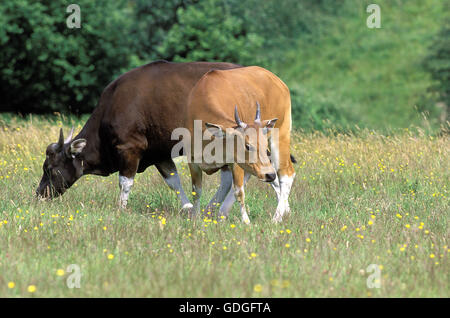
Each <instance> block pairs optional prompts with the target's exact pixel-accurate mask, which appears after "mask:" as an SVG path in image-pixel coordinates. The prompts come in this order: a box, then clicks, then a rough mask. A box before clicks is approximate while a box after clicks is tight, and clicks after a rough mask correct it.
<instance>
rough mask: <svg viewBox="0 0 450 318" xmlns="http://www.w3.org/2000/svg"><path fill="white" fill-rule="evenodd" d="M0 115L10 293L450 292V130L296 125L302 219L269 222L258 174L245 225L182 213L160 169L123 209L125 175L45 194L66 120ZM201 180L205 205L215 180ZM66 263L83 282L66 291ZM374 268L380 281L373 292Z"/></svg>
mask: <svg viewBox="0 0 450 318" xmlns="http://www.w3.org/2000/svg"><path fill="white" fill-rule="evenodd" d="M0 123H1V124H0V190H1V195H2V199H1V201H0V222H1V223H0V297H85V296H87V297H94V296H96V297H122V296H127V297H266V296H267V297H436V296H440V297H449V296H450V293H449V283H448V282H449V268H450V267H449V248H450V245H449V242H448V239H449V232H448V220H449V174H450V173H449V171H450V169H449V162H450V160H449V152H450V144H449V140H448V135H447V137H445V136H442V137H437V136H428V135H425V134H423V133H421V132H420V131H410V130H406V129H405V130H402V131H398V132H396V134H393V135H390V136H383V135H380V134H378V133H375V132H370V131H360V132H357V133H356V134H355V135H350V136H344V135H337V136H325V135H322V134H309V135H305V134H300V133H296V134H294V135H295V136H294V142H293V145H292V150H293V154H294V155H295V156H296V158H297V160H298V163H297V164H296V165H295V169H296V172H297V176H296V180H295V182H294V186H293V189H292V193H291V196H290V202H291V209H292V214H291V215H290V216H289V217H288V218H286V219H285V221H284V222H283V223H281V224H277V225H275V224H272V223H271V216H272V215H273V213H274V211H275V208H276V197H275V193H274V192H273V190H272V189H271V187H270V186H269V185H267V184H263V183H261V182H259V181H257V180H256V179H255V178H252V179H251V180H250V182H249V184H248V186H247V187H246V201H247V204H248V207H249V209H250V213H249V215H250V219H251V221H252V224H251V225H250V226H246V225H244V224H241V222H240V217H239V212H238V207H237V205H236V206H235V207H234V208H233V210H232V212H231V217H230V218H229V219H228V220H225V221H219V222H217V221H216V220H214V219H213V220H211V219H202V218H199V219H195V220H189V219H187V217H186V216H184V215H180V214H179V213H178V211H179V208H180V206H179V203H178V202H177V200H176V197H175V194H174V193H172V192H171V191H170V190H169V189H168V187H167V186H166V185H165V184H164V182H163V180H162V178H161V177H160V176H159V175H158V173H157V171H156V169H155V168H149V169H148V170H147V171H146V172H145V173H143V174H140V175H138V176H137V178H136V182H135V185H134V188H133V190H132V193H131V196H130V199H129V209H128V210H127V211H124V212H122V211H119V210H118V209H117V201H118V190H119V189H118V180H117V179H118V178H117V174H114V175H112V176H110V177H106V178H105V177H97V176H84V177H83V178H81V179H80V180H79V181H78V182H77V183H76V184H75V185H74V186H73V187H72V188H71V189H70V190H68V191H67V193H66V194H65V195H64V196H63V197H61V198H58V199H55V200H53V201H51V202H41V201H37V200H36V199H35V198H34V190H35V188H36V186H37V183H38V182H39V179H40V177H41V175H42V168H41V167H42V163H43V160H44V151H45V148H46V146H47V145H48V144H49V143H50V142H55V141H56V140H57V137H58V131H59V127H58V126H60V125H61V123H58V122H56V123H51V122H48V121H45V120H43V119H39V118H33V120H31V119H27V120H16V119H15V118H9V119H8V121H7V123H6V121H1V122H0ZM64 128H65V129H66V132H67V130H68V129H69V125H68V124H65V125H64ZM80 128H81V126H78V130H79V129H80ZM178 167H179V171H180V172H181V173H182V174H183V186H184V188H185V189H186V190H188V189H190V180H189V178H188V175H187V166H186V165H185V164H183V163H182V162H180V163H179V165H178ZM205 179H206V185H205V186H206V189H204V195H203V206H205V204H206V203H207V201H208V200H209V199H210V198H211V197H212V195H213V192H214V191H215V189H216V188H217V185H218V175H214V176H210V177H206V178H205ZM188 192H190V191H188ZM70 264H77V265H78V266H80V268H81V273H82V276H81V281H80V288H73V289H70V288H68V287H67V285H66V280H67V279H68V278H69V276H70V275H71V274H70V273H67V272H66V268H67V267H68V265H70ZM370 264H376V267H377V268H379V269H380V278H379V281H380V284H381V287H380V288H372V289H371V288H368V287H367V284H366V282H367V279H368V278H369V276H370V275H372V274H374V273H375V272H371V273H369V272H368V270H367V268H368V266H369V265H370ZM369 271H370V270H369Z"/></svg>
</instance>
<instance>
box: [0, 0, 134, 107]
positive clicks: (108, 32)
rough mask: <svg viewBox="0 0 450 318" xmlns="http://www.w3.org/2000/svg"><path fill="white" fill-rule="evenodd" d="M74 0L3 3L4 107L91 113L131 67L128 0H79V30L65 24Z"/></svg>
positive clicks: (0, 81)
mask: <svg viewBox="0 0 450 318" xmlns="http://www.w3.org/2000/svg"><path fill="white" fill-rule="evenodd" d="M69 3H70V2H69ZM69 3H68V2H67V1H61V0H58V1H42V2H37V1H34V0H18V1H3V2H1V3H0V23H1V25H2V28H1V29H0V51H1V52H2V54H1V55H0V95H1V96H2V101H1V103H2V105H1V106H2V110H3V111H5V110H6V111H15V112H51V111H72V112H87V111H90V110H91V109H92V108H94V106H95V104H96V103H97V100H98V98H99V96H100V93H101V91H102V89H103V88H104V87H105V86H106V85H107V84H108V82H110V81H111V79H113V78H114V77H115V76H116V75H117V74H118V73H120V71H121V70H122V69H123V68H127V67H128V65H129V59H130V50H131V49H130V46H131V45H129V44H130V40H129V31H130V27H131V24H130V22H129V21H131V20H132V19H131V11H130V10H129V9H127V6H126V5H125V4H126V1H107V0H101V1H95V3H94V2H92V1H89V0H79V1H77V4H78V5H79V6H80V8H81V28H80V29H76V28H75V29H69V28H68V27H67V26H66V19H67V17H68V16H69V13H66V7H67V6H68V4H69Z"/></svg>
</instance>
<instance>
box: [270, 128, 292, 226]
mask: <svg viewBox="0 0 450 318" xmlns="http://www.w3.org/2000/svg"><path fill="white" fill-rule="evenodd" d="M269 143H270V148H271V153H272V158H271V159H272V164H273V165H274V167H275V169H276V170H277V176H278V178H277V179H278V180H275V181H274V182H273V183H272V186H273V187H274V189H275V191H276V192H277V197H278V205H277V209H276V212H275V215H274V216H273V219H272V221H273V222H276V223H278V222H281V221H282V219H283V215H284V214H285V213H289V212H290V207H289V201H288V198H289V193H290V192H291V187H292V183H293V181H294V177H295V171H294V167H293V166H292V161H291V156H290V149H289V148H290V147H289V145H290V138H289V135H287V136H280V137H279V138H278V142H277V140H275V138H273V139H270V141H269ZM276 181H278V182H276ZM277 190H278V191H277Z"/></svg>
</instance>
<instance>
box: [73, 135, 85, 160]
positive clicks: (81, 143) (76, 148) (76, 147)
mask: <svg viewBox="0 0 450 318" xmlns="http://www.w3.org/2000/svg"><path fill="white" fill-rule="evenodd" d="M86 143H87V142H86V139H76V140H74V141H72V142H71V143H70V156H71V157H72V158H75V156H76V155H79V154H80V153H81V152H82V151H83V149H84V147H86Z"/></svg>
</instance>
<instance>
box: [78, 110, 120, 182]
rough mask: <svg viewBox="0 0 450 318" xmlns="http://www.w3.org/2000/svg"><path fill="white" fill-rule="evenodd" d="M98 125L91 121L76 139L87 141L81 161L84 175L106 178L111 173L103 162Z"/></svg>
mask: <svg viewBox="0 0 450 318" xmlns="http://www.w3.org/2000/svg"><path fill="white" fill-rule="evenodd" d="M97 126H98V125H95V121H92V120H91V119H89V120H88V121H87V123H86V124H85V125H84V127H83V129H82V130H81V131H80V133H79V134H78V135H77V136H76V137H75V138H74V139H79V138H84V139H86V147H85V149H83V152H82V154H81V157H80V159H81V160H82V161H83V174H95V175H102V176H106V175H109V174H110V173H111V171H107V170H108V169H107V165H105V164H104V160H102V155H101V154H102V151H101V149H100V145H101V143H100V137H99V131H98V127H97Z"/></svg>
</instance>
